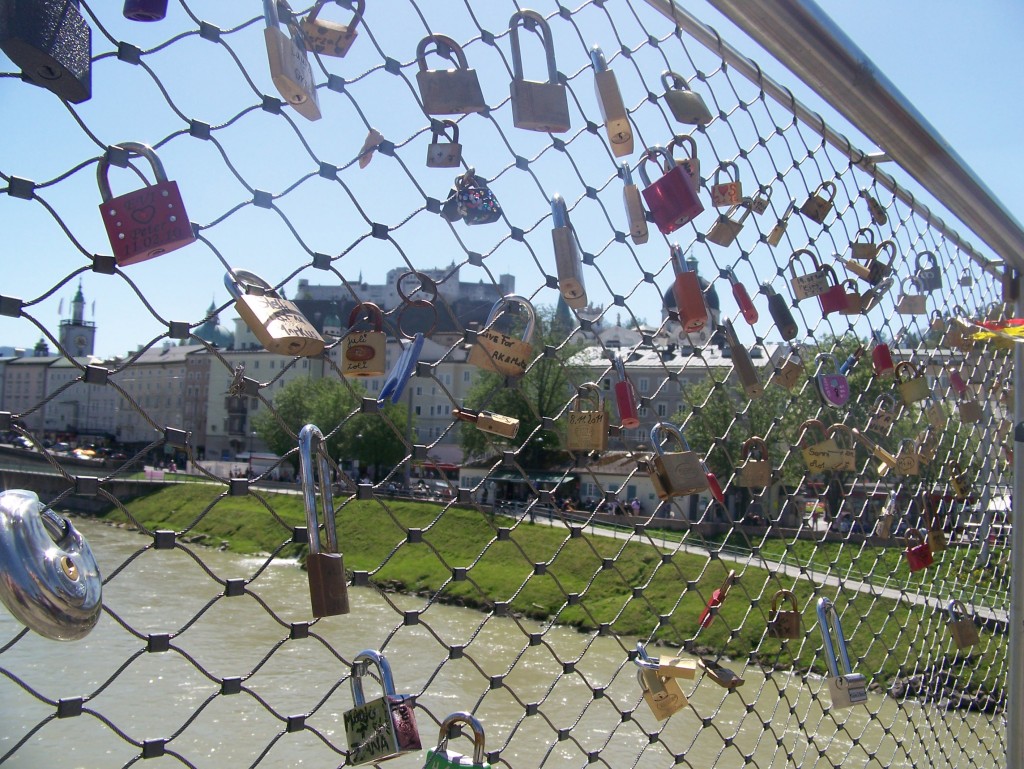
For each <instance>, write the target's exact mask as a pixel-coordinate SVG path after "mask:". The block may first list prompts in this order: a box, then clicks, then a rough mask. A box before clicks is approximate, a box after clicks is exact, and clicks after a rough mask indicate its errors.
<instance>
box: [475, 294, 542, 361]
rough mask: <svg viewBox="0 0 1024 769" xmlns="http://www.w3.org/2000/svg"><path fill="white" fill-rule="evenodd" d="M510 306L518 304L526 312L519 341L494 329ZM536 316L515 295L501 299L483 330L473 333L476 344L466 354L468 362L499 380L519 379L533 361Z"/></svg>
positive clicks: (528, 305) (529, 306) (527, 302)
mask: <svg viewBox="0 0 1024 769" xmlns="http://www.w3.org/2000/svg"><path fill="white" fill-rule="evenodd" d="M513 304H518V305H519V306H521V307H522V308H523V309H524V310H525V311H526V318H527V320H526V325H525V327H524V329H523V335H522V339H516V338H514V337H511V336H509V335H508V334H505V333H502V332H500V331H495V330H494V329H493V324H494V322H495V321H496V320H497V319H498V318H499V317H500V316H501V315H502V314H503V313H504V312H505V311H506V310H507V309H508V308H509V307H510V306H511V305H513ZM536 322H537V316H536V313H535V312H534V309H533V305H532V304H530V301H529V300H528V299H526V298H525V297H522V296H518V295H516V294H508V295H507V296H503V297H502V298H501V299H499V300H498V301H497V302H495V303H494V306H493V307H491V312H490V314H489V315H488V316H487V323H486V324H485V327H484V328H483V329H481V330H480V331H478V332H477V333H476V343H475V344H474V345H473V348H472V349H471V350H470V352H469V357H468V358H467V361H468V362H469V363H470V365H473V366H477V367H478V368H480V369H482V370H484V371H496V372H497V373H499V374H501V375H502V376H511V377H518V376H522V375H523V374H524V373H526V367H527V366H528V365H530V361H531V359H532V358H533V346H532V345H531V344H530V340H531V339H532V338H533V328H534V326H535V325H536Z"/></svg>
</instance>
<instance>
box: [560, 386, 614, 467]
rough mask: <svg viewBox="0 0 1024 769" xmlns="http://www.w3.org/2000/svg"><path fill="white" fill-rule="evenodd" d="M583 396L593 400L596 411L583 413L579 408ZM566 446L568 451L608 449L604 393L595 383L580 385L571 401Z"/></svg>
mask: <svg viewBox="0 0 1024 769" xmlns="http://www.w3.org/2000/svg"><path fill="white" fill-rule="evenodd" d="M585 394H589V396H590V397H592V398H593V400H594V402H595V403H596V404H597V408H596V409H594V410H589V411H584V410H583V409H582V408H581V404H582V401H583V399H584V397H585ZM566 445H567V447H568V449H569V451H604V450H605V449H607V448H608V412H607V411H605V410H604V393H603V392H601V388H600V387H598V385H597V384H596V383H595V382H585V383H583V384H581V385H580V386H579V392H577V393H576V397H575V398H574V399H573V405H572V409H571V410H570V411H569V427H568V440H567V442H566Z"/></svg>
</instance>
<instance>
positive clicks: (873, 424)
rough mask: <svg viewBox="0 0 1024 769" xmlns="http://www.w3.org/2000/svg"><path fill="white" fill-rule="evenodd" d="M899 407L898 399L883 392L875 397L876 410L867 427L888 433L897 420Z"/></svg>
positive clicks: (874, 430)
mask: <svg viewBox="0 0 1024 769" xmlns="http://www.w3.org/2000/svg"><path fill="white" fill-rule="evenodd" d="M898 409H899V404H898V403H897V402H896V399H895V398H894V397H892V395H891V394H889V393H882V394H881V395H879V396H878V397H877V398H875V410H874V411H873V412H872V413H871V417H870V418H869V419H868V424H867V428H866V429H868V430H871V431H872V432H876V433H882V434H883V435H884V434H886V433H888V432H889V428H890V427H892V424H893V422H895V421H896V414H897V411H898Z"/></svg>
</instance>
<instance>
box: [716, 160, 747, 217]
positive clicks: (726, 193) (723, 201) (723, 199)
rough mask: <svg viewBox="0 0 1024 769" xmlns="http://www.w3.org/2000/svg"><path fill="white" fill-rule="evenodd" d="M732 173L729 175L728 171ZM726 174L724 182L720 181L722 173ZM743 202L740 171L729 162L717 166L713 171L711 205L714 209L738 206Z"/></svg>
mask: <svg viewBox="0 0 1024 769" xmlns="http://www.w3.org/2000/svg"><path fill="white" fill-rule="evenodd" d="M730 168H731V169H732V173H729V169H730ZM723 171H725V172H726V177H727V180H726V181H724V182H723V181H722V172H723ZM742 200H743V185H742V184H740V169H739V167H738V166H737V165H736V164H735V163H733V162H732V161H731V160H727V161H726V162H724V163H722V164H721V165H719V166H718V170H716V171H715V180H714V183H713V184H712V185H711V205H713V206H714V207H715V208H722V207H723V206H738V205H739V204H740V202H741V201H742Z"/></svg>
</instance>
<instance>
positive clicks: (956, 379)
mask: <svg viewBox="0 0 1024 769" xmlns="http://www.w3.org/2000/svg"><path fill="white" fill-rule="evenodd" d="M949 384H950V386H951V387H952V388H953V392H954V393H955V394H956V403H957V411H958V412H959V414H960V421H961V422H963V423H964V424H975V423H976V422H980V421H981V420H982V418H983V416H984V415H983V413H982V410H981V406H980V405H979V404H978V401H976V400H975V399H974V398H972V397H970V395H969V393H968V391H967V383H966V382H964V380H963V377H961V376H960V372H959V371H957V370H956V369H952V368H950V369H949Z"/></svg>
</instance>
